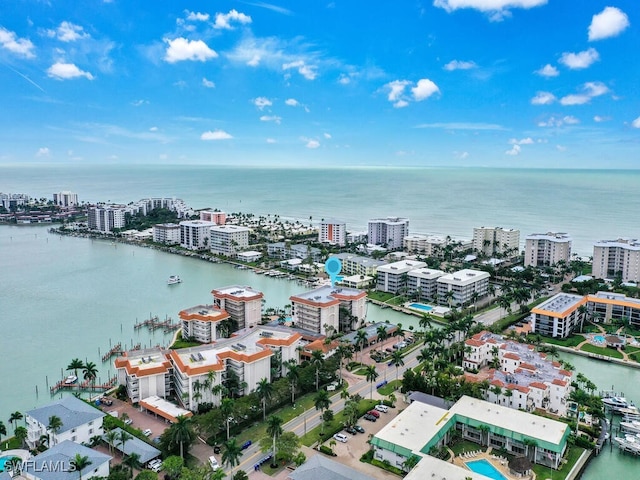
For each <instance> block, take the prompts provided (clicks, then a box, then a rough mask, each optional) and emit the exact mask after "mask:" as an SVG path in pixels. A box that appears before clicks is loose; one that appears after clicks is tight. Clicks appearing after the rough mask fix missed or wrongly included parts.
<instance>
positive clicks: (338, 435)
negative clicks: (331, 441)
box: [333, 433, 347, 443]
mask: <svg viewBox="0 0 640 480" xmlns="http://www.w3.org/2000/svg"><path fill="white" fill-rule="evenodd" d="M333 438H335V439H336V440H337V441H339V442H342V443H347V436H346V435H345V434H344V433H336V434H335V435H334V436H333Z"/></svg>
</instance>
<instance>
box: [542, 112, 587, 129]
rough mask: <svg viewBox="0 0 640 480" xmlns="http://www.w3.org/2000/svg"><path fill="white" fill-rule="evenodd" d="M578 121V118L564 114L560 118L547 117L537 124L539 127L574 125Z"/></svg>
mask: <svg viewBox="0 0 640 480" xmlns="http://www.w3.org/2000/svg"><path fill="white" fill-rule="evenodd" d="M578 123H580V120H578V119H577V118H576V117H574V116H572V115H566V116H564V117H562V118H557V117H554V116H551V117H549V119H548V120H543V121H540V122H538V126H539V127H550V128H553V127H556V128H559V127H561V126H563V125H576V124H578Z"/></svg>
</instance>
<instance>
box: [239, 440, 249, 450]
mask: <svg viewBox="0 0 640 480" xmlns="http://www.w3.org/2000/svg"><path fill="white" fill-rule="evenodd" d="M250 446H251V440H247V441H246V442H244V443H243V444H242V446H241V447H240V449H241V450H246V449H247V448H249V447H250Z"/></svg>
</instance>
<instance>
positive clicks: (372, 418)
mask: <svg viewBox="0 0 640 480" xmlns="http://www.w3.org/2000/svg"><path fill="white" fill-rule="evenodd" d="M364 419H365V420H369V421H370V422H375V421H376V420H378V419H377V418H376V417H374V416H373V415H371V414H370V413H366V414H365V415H364Z"/></svg>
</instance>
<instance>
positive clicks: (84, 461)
mask: <svg viewBox="0 0 640 480" xmlns="http://www.w3.org/2000/svg"><path fill="white" fill-rule="evenodd" d="M72 463H73V468H74V470H75V471H76V472H78V479H79V480H82V470H84V469H85V468H87V467H88V466H89V465H91V464H92V463H93V462H91V461H90V460H89V457H88V456H86V455H85V456H82V455H80V454H79V453H76V456H75V457H73V460H72Z"/></svg>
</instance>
